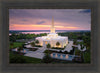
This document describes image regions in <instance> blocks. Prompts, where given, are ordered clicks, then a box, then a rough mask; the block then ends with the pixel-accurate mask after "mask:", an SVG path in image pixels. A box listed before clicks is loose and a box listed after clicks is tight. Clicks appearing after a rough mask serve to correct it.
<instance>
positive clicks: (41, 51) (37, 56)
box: [25, 48, 46, 59]
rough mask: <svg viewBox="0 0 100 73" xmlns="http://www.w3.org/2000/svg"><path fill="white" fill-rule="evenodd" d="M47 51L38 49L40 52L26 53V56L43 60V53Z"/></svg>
mask: <svg viewBox="0 0 100 73" xmlns="http://www.w3.org/2000/svg"><path fill="white" fill-rule="evenodd" d="M45 50H46V49H45V48H38V50H36V51H32V52H30V53H26V54H25V56H29V57H35V58H39V59H42V58H43V57H44V55H45V54H44V53H43V52H44V51H45Z"/></svg>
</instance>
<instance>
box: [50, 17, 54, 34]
mask: <svg viewBox="0 0 100 73" xmlns="http://www.w3.org/2000/svg"><path fill="white" fill-rule="evenodd" d="M50 32H51V33H55V28H54V18H53V16H52V26H51V31H50Z"/></svg>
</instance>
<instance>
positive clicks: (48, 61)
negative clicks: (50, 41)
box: [42, 54, 53, 63]
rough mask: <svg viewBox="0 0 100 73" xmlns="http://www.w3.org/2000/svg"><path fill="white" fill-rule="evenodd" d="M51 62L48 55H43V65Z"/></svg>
mask: <svg viewBox="0 0 100 73" xmlns="http://www.w3.org/2000/svg"><path fill="white" fill-rule="evenodd" d="M52 60H53V59H52V58H51V57H50V55H49V54H45V56H44V57H43V60H42V62H44V63H51V62H52Z"/></svg>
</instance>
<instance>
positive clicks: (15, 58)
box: [9, 52, 41, 64]
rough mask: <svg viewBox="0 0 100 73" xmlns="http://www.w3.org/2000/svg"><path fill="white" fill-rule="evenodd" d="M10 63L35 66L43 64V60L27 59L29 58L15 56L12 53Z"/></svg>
mask: <svg viewBox="0 0 100 73" xmlns="http://www.w3.org/2000/svg"><path fill="white" fill-rule="evenodd" d="M9 62H10V63H25V64H27V63H28V64H29V63H33V64H37V63H41V59H38V58H33V57H27V56H23V55H19V54H13V53H12V52H10V54H9Z"/></svg>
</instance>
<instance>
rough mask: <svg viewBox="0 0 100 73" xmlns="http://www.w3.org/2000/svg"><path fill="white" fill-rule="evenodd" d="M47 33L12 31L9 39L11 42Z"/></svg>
mask: <svg viewBox="0 0 100 73" xmlns="http://www.w3.org/2000/svg"><path fill="white" fill-rule="evenodd" d="M46 35H47V33H42V34H22V33H20V34H16V33H12V35H9V40H10V41H11V42H16V40H19V39H35V38H36V37H40V36H46Z"/></svg>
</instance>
